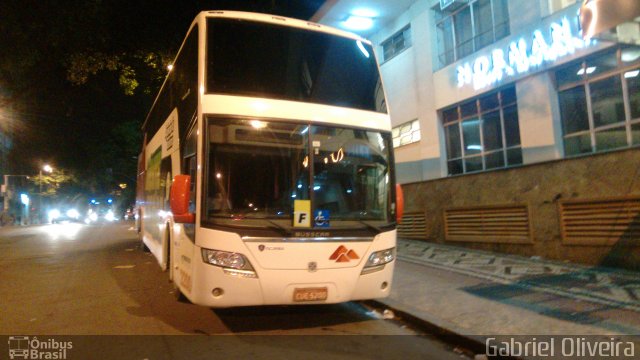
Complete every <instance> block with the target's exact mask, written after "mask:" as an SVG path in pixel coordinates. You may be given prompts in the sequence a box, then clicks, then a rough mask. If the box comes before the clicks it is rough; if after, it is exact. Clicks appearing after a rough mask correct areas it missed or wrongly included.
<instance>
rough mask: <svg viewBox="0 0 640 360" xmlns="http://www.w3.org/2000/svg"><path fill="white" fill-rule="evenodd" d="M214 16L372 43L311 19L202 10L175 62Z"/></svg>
mask: <svg viewBox="0 0 640 360" xmlns="http://www.w3.org/2000/svg"><path fill="white" fill-rule="evenodd" d="M212 17H220V18H229V19H245V20H251V21H258V22H265V23H270V24H278V25H283V26H291V27H297V28H301V29H307V30H312V31H318V32H324V33H328V34H332V35H336V36H342V37H346V38H350V39H354V40H359V41H361V42H364V43H366V44H369V45H371V42H370V41H369V40H367V39H364V38H362V37H360V36H359V35H357V34H354V33H351V32H348V31H344V30H340V29H336V28H333V27H330V26H326V25H321V24H318V23H314V22H311V21H305V20H299V19H293V18H288V17H284V16H278V15H270V14H261V13H251V12H245V11H226V10H209V11H201V12H200V13H199V14H198V15H197V16H196V18H195V19H194V20H193V22H192V23H191V25H190V26H189V30H188V31H187V35H185V37H184V39H183V40H182V44H181V45H180V49H179V50H178V53H177V54H176V56H175V58H174V59H173V63H175V60H176V59H177V58H178V56H179V55H180V52H181V51H182V48H183V47H184V44H185V42H186V41H187V36H188V35H189V34H190V33H191V29H193V27H194V25H196V24H197V23H198V20H199V19H200V18H212ZM169 75H170V72H169V73H167V75H166V76H165V78H164V81H163V82H162V86H161V87H160V89H159V90H158V93H157V94H156V98H155V99H154V101H153V105H151V108H150V109H149V112H147V116H146V117H145V120H144V123H143V124H142V130H143V131H144V130H145V129H146V127H147V122H148V121H149V116H151V112H152V111H153V108H154V107H155V105H156V102H157V101H158V97H159V96H160V93H161V92H162V89H163V88H164V86H165V84H166V83H167V79H168V78H169Z"/></svg>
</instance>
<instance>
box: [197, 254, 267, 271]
mask: <svg viewBox="0 0 640 360" xmlns="http://www.w3.org/2000/svg"><path fill="white" fill-rule="evenodd" d="M202 260H203V261H204V262H206V263H208V264H211V265H215V266H220V267H223V268H230V269H235V270H243V271H251V272H255V271H254V270H253V266H251V263H250V262H249V260H248V259H247V258H246V257H245V256H244V255H242V254H240V253H234V252H228V251H220V250H210V249H202Z"/></svg>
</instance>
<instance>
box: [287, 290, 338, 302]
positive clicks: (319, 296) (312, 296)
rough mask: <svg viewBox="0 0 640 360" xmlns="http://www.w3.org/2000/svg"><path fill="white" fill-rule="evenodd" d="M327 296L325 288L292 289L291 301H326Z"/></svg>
mask: <svg viewBox="0 0 640 360" xmlns="http://www.w3.org/2000/svg"><path fill="white" fill-rule="evenodd" d="M328 294H329V292H328V291H327V288H326V287H320V288H302V289H294V290H293V301H295V302H303V301H322V300H327V297H328Z"/></svg>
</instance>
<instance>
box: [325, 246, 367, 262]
mask: <svg viewBox="0 0 640 360" xmlns="http://www.w3.org/2000/svg"><path fill="white" fill-rule="evenodd" d="M357 259H360V257H359V256H358V254H357V253H356V252H355V251H353V250H349V249H347V248H346V247H344V245H340V246H338V248H337V249H336V251H334V252H333V254H331V257H329V260H335V261H336V262H339V263H341V262H349V261H351V260H357Z"/></svg>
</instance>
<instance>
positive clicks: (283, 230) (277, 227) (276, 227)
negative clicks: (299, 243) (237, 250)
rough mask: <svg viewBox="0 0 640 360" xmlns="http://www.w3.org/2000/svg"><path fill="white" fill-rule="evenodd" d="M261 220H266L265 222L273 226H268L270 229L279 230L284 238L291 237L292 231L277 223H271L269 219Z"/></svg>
mask: <svg viewBox="0 0 640 360" xmlns="http://www.w3.org/2000/svg"><path fill="white" fill-rule="evenodd" d="M260 220H264V221H266V222H268V223H269V224H271V226H268V228H269V229H272V230H278V231H280V233H281V234H282V235H284V236H291V231H289V230H288V229H287V228H286V227H284V226H282V225H280V224H278V223H277V222H275V221H271V220H269V219H260Z"/></svg>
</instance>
